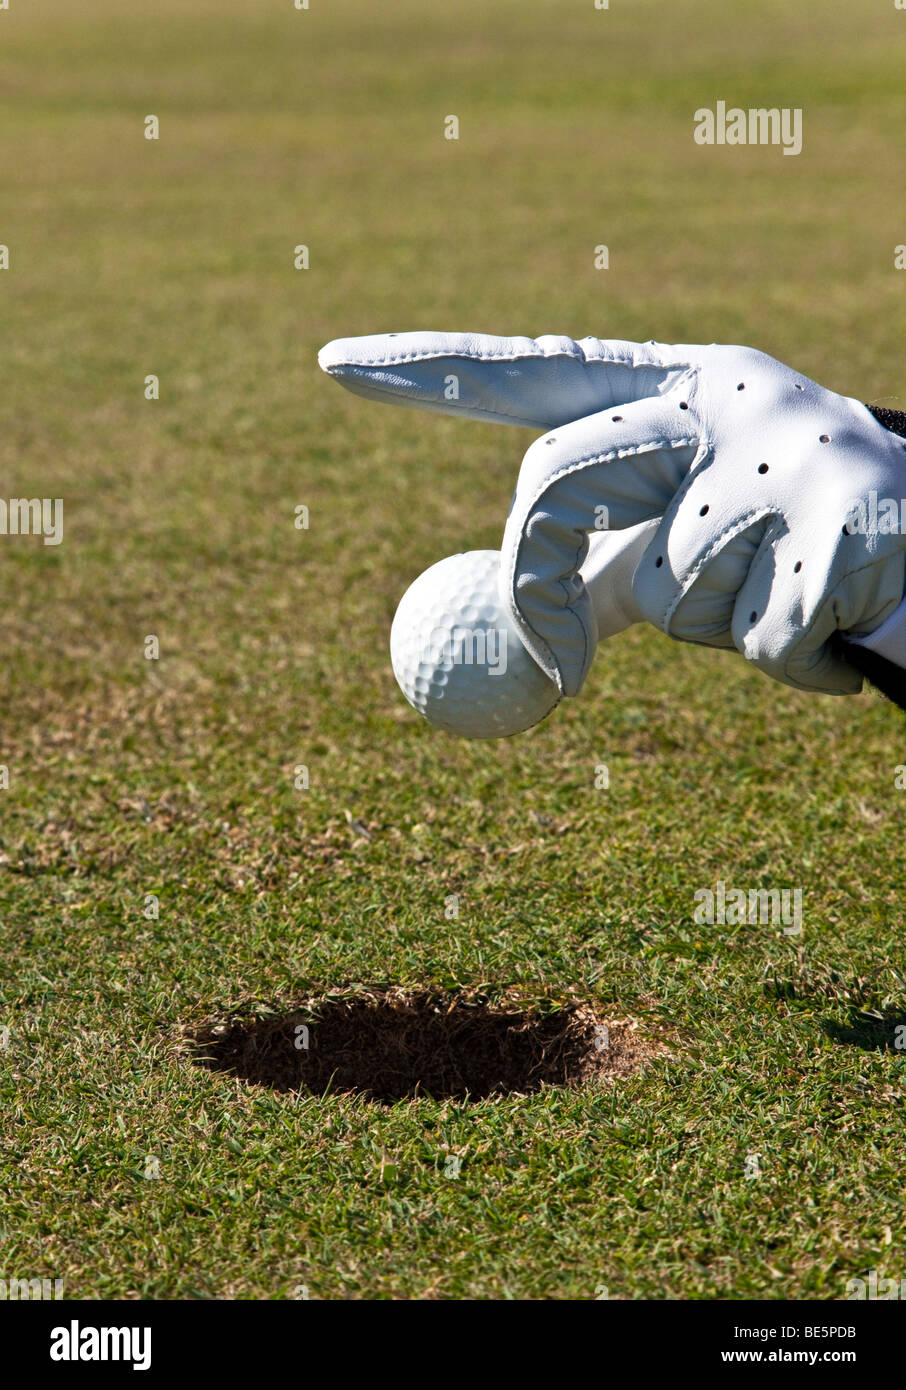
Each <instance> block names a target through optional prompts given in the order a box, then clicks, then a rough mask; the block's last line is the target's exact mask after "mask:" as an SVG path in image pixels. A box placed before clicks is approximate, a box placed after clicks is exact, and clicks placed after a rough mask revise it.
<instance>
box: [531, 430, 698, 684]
mask: <svg viewBox="0 0 906 1390" xmlns="http://www.w3.org/2000/svg"><path fill="white" fill-rule="evenodd" d="M692 444H696V445H698V444H699V438H698V436H697V435H693V436H690V437H688V438H686V437H680V438H678V439H654V440H648V441H646V442H645V443H643V444H638V445H629V446H626V447H625V448H623V449H612V450H610V451H608V452H607V453H604V454H589V455H588V456H587V457H585V458H581V459H573V460H572V461H571V462H570V463H566V464H563V465H562V467H560V468H558V469H557V470H556V471H555V472H553V473H550V474H548V475H547V477H546V478H545V480H544V483H543V485H542V486H541V487H540V488H539V490H538V491H537V492H536V493H535V494H534V495H533V496H532V499H531V502H530V504H529V507H528V510H527V511H525V512H524V515H525V516H526V517H528V516H531V515H532V513H533V512H534V510H535V508H536V507H537V505H538V503H539V502H540V501H541V499H542V498H543V497H544V495H545V493H546V492H547V491H548V490H549V489H550V487H551V486H552V485H553V483H554V482H555V481H556V480H557V479H559V478H562V477H566V476H568V475H569V474H570V473H575V472H578V471H579V470H580V469H582V468H585V467H586V466H588V465H590V464H597V463H612V462H613V460H614V459H618V458H632V457H633V455H636V454H642V453H650V452H651V451H652V450H654V449H663V448H674V449H680V448H685V447H687V446H689V445H692ZM524 544H525V533H524V531H523V529H522V527H520V531H519V544H518V545H517V546H516V549H515V552H514V554H513V558H512V561H511V563H510V567H509V574H508V579H507V587H508V589H509V591H510V593H512V594H513V596H514V597H513V606H514V608H515V609H516V612H517V613H518V615H519V618H520V619H521V621H522V623H523V624H524V626H525V627H526V628H527V629H528V631H529V632H531V633H532V635H533V636H534V637H535V638H536V640H537V642H538V645H539V647H540V648H541V650H542V651H543V652H545V653H546V655H547V658H548V660H549V661H550V664H551V665H552V666H553V668H554V670H555V671H556V672H557V673H558V675H559V677H560V684H561V686H562V688H563V689H564V691H565V688H566V683H565V681H564V680H563V672H562V670H561V668H560V663H559V662H558V661H557V659H556V657H555V655H554V653H553V651H552V650H551V648H550V646H549V644H548V643H547V642H546V641H545V640H544V638H543V637H542V635H541V633H540V632H538V631H537V630H536V629H535V628H534V627H533V626H532V624H531V623H530V622H529V620H528V618H526V616H525V614H524V613H523V611H522V609H521V608H520V606H519V604H518V602H517V601H516V598H515V595H516V571H517V569H518V566H519V558H520V555H521V553H522V547H523V545H524ZM579 549H581V546H580V547H579ZM577 555H578V551H577ZM558 582H559V584H560V587H561V589H563V591H564V592H565V593H566V592H568V590H567V589H566V587H565V585H564V583H563V581H562V579H561V580H560V581H558ZM562 611H563V612H564V613H569V614H570V615H571V616H572V617H573V618H575V620H576V622H577V623H578V624H579V628H580V630H581V633H582V651H583V658H582V666H583V669H584V667H585V664H586V660H587V657H588V633H587V632H586V630H585V624H584V623H583V622H582V620H581V618H580V617H579V615H578V613H576V611H575V609H574V608H573V607H572V605H571V604H570V603H567V604H566V605H565V606H564V608H563V610H562Z"/></svg>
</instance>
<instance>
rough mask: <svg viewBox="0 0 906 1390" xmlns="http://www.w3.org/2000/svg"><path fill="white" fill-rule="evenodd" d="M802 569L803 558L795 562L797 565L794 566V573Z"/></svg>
mask: <svg viewBox="0 0 906 1390" xmlns="http://www.w3.org/2000/svg"><path fill="white" fill-rule="evenodd" d="M801 569H802V561H801V560H797V561H796V563H795V565H794V566H793V573H794V574H798V573H799V571H800V570H801Z"/></svg>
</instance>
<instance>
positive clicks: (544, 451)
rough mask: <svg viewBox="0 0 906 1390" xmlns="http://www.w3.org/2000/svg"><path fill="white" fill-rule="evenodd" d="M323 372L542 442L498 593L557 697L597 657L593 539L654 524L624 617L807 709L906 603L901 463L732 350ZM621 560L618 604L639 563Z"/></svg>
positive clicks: (507, 353) (409, 346)
mask: <svg viewBox="0 0 906 1390" xmlns="http://www.w3.org/2000/svg"><path fill="white" fill-rule="evenodd" d="M320 362H321V366H322V367H323V368H324V369H325V371H327V372H329V373H330V375H332V376H335V377H337V378H338V379H339V380H340V381H342V382H343V384H344V385H346V386H348V387H349V388H350V389H351V390H353V391H356V392H358V393H359V394H361V395H365V396H369V397H373V398H375V399H379V400H394V401H397V402H399V403H401V404H409V405H413V406H416V407H419V408H422V409H428V410H438V411H446V412H449V413H454V414H462V415H466V416H471V417H473V418H478V419H485V420H499V421H503V422H506V423H511V424H519V425H533V426H536V427H539V428H542V429H545V430H546V431H547V433H546V434H545V435H544V436H543V437H542V438H540V439H538V440H537V441H536V442H535V443H534V444H532V446H531V447H530V448H529V450H528V451H527V453H526V455H525V458H524V459H523V463H522V468H521V471H520V474H519V481H518V484H517V488H516V492H515V495H514V498H513V504H512V507H511V510H510V516H509V520H508V521H507V525H506V530H505V533H504V539H503V545H502V561H501V582H502V585H503V597H504V600H505V601H506V603H507V606H508V608H509V611H510V613H511V616H512V618H513V621H514V623H515V624H516V626H517V629H518V630H519V632H520V635H521V637H522V639H523V641H524V643H525V645H526V647H527V648H528V650H529V651H530V652H531V654H532V656H533V657H534V658H535V660H536V661H537V662H538V664H539V665H540V666H541V667H542V668H543V669H544V670H545V671H546V672H547V673H548V675H550V676H551V677H552V678H553V679H554V680H555V681H556V682H557V684H558V686H559V688H560V690H561V691H562V692H563V693H564V694H566V695H574V694H576V693H577V691H578V690H579V689H580V687H581V685H582V682H583V680H584V679H585V676H586V674H587V671H588V669H589V666H590V665H591V661H592V658H593V656H594V650H595V646H596V644H597V641H598V638H599V636H600V635H602V633H601V631H600V629H599V625H598V621H597V618H596V612H595V608H596V605H595V603H594V602H593V596H592V595H591V594H590V593H589V590H588V587H587V585H586V583H585V582H583V578H582V568H583V564H585V562H586V559H587V555H588V547H589V536H590V535H591V534H593V533H595V532H596V531H598V530H600V528H601V525H602V522H603V523H604V524H606V526H607V527H609V528H610V529H613V530H623V529H625V528H636V527H640V526H641V524H642V523H643V522H651V521H652V520H655V521H657V522H658V523H659V525H658V526H657V527H653V526H652V527H650V528H649V529H648V530H647V531H642V530H639V531H637V532H635V534H634V537H633V538H632V544H635V545H636V546H637V547H638V553H639V558H638V563H637V567H636V568H635V572H634V577H633V578H632V584H631V596H630V595H628V594H627V593H626V592H624V591H623V590H622V589H619V590H618V586H616V585H611V590H612V592H613V594H614V595H615V596H618V597H619V605H620V607H621V608H622V609H623V611H624V613H625V614H626V615H627V616H629V617H630V619H632V618H634V617H635V616H637V615H638V614H642V615H643V616H644V617H646V618H647V619H648V620H649V621H650V622H652V623H653V624H654V625H655V626H657V627H659V628H661V629H662V630H663V631H664V632H666V633H668V634H669V635H670V636H672V637H675V638H679V639H681V640H685V641H692V642H700V643H703V644H705V645H708V646H718V647H735V648H736V649H737V650H739V651H740V652H742V653H743V654H744V655H745V656H746V657H747V658H748V659H750V660H751V661H753V662H754V663H755V664H756V665H757V666H758V667H759V668H760V669H761V670H763V671H765V672H766V673H767V674H768V675H770V676H772V677H774V678H775V679H776V680H780V681H783V682H785V683H786V684H788V685H793V686H797V687H799V688H801V689H804V690H819V691H825V692H828V693H833V694H849V693H854V692H856V691H858V690H859V689H860V688H861V684H862V678H861V675H860V674H859V672H858V671H857V670H856V669H855V668H854V667H853V666H852V665H851V664H850V663H849V662H848V661H847V660H846V659H845V658H844V657H843V656H841V655H840V653H839V651H838V649H837V646H836V644H835V643H834V642H832V640H831V639H832V638H833V637H834V635H835V634H837V633H838V631H843V632H845V633H847V634H849V635H854V636H859V635H864V634H870V633H873V632H874V631H875V630H876V629H878V628H880V625H881V624H882V623H884V621H885V620H886V619H887V618H889V617H890V615H891V614H893V613H894V611H895V610H896V609H897V608H898V606H899V604H900V602H901V600H902V598H903V588H904V574H906V536H904V535H903V534H902V532H901V529H900V528H899V527H898V528H897V529H896V530H895V531H893V530H890V531H885V530H884V529H883V528H882V527H881V526H880V525H879V523H878V501H879V499H888V498H890V499H899V498H901V497H903V496H906V443H904V441H903V439H901V438H898V437H897V436H896V435H894V434H892V433H891V432H890V431H888V430H886V429H885V428H884V427H883V425H881V424H880V423H879V422H878V421H877V420H876V419H875V418H874V417H873V415H872V414H871V413H870V412H869V411H868V410H867V409H866V407H865V406H863V405H861V404H860V403H859V402H858V401H856V400H852V399H850V398H848V397H843V396H838V395H836V394H834V393H833V392H831V391H827V390H825V389H824V388H823V387H821V386H819V385H818V384H817V383H815V382H813V381H810V380H809V379H808V378H807V377H804V376H802V375H801V374H799V373H797V372H794V371H792V369H791V368H789V367H785V366H783V364H782V363H780V362H777V361H775V360H774V359H773V358H770V357H767V356H766V355H765V354H764V353H760V352H757V351H755V350H753V349H750V348H741V347H723V346H719V345H711V346H705V347H695V346H688V345H678V346H672V347H671V346H666V345H664V344H659V343H655V342H651V343H645V344H638V343H629V342H623V341H620V340H610V341H601V340H599V339H597V338H585V339H583V340H582V341H581V342H579V343H576V342H573V341H572V340H571V339H569V338H557V337H544V338H539V339H537V340H532V339H529V338H495V337H490V336H485V335H470V334H434V333H404V334H388V335H377V336H374V337H368V338H351V339H341V340H338V341H337V342H334V343H331V344H328V346H327V347H326V348H324V349H322V352H321V354H320ZM873 495H874V499H875V505H874V511H872V500H871V499H872V496H873ZM652 535H653V539H651V536H652ZM598 546H601V549H600V551H598ZM595 554H600V556H602V557H604V556H606V555H607V554H608V551H607V549H606V546H605V543H603V542H601V541H599V540H598V539H597V538H596V539H595V542H594V545H593V556H594V555H595ZM613 554H614V557H615V564H614V566H613V571H612V572H613V574H614V575H620V576H623V577H624V582H625V569H626V556H627V555H628V554H631V555H632V556H633V559H635V553H634V552H633V551H632V548H631V544H630V543H629V541H628V540H627V544H626V545H625V546H624V547H623V548H622V549H619V550H614V551H613ZM621 562H622V563H621ZM607 570H608V566H607V564H606V563H602V564H600V565H599V567H598V573H599V578H600V576H601V575H603V574H606V573H607ZM600 587H601V586H599V589H600ZM603 587H605V588H606V585H604V586H603ZM598 606H599V607H600V604H599V605H598ZM615 630H619V629H615Z"/></svg>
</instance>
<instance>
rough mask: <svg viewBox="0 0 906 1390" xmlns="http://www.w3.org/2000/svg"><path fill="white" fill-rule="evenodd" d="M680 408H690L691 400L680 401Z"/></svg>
mask: <svg viewBox="0 0 906 1390" xmlns="http://www.w3.org/2000/svg"><path fill="white" fill-rule="evenodd" d="M679 408H680V410H688V409H689V402H688V401H680V403H679Z"/></svg>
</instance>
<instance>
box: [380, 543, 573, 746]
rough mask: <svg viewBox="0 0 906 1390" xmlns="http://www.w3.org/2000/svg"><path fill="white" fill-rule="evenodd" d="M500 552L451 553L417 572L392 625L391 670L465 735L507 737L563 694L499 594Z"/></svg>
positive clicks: (430, 712) (431, 714)
mask: <svg viewBox="0 0 906 1390" xmlns="http://www.w3.org/2000/svg"><path fill="white" fill-rule="evenodd" d="M499 572H500V551H499V550H468V551H465V552H464V553H463V554H460V555H450V556H449V557H448V558H447V559H446V560H440V561H439V562H438V564H436V565H432V566H431V568H430V569H427V570H425V572H424V574H420V575H419V577H418V579H416V581H415V583H414V584H411V585H410V586H409V588H408V589H407V590H406V592H405V594H404V595H403V597H402V600H401V602H400V605H399V607H398V608H397V610H396V616H395V618H394V619H393V626H392V628H391V630H390V659H391V661H392V663H393V674H394V675H395V676H396V679H397V681H398V683H399V686H400V689H401V690H402V692H403V694H404V695H405V697H406V699H407V700H408V701H409V703H410V704H411V705H412V706H414V708H415V709H417V710H418V712H419V714H423V715H424V716H425V718H426V719H427V720H429V721H430V723H432V724H434V725H435V726H436V727H437V728H439V729H445V730H446V731H447V732H448V733H451V734H459V735H461V736H462V737H463V738H506V737H507V736H508V735H509V734H519V733H522V732H523V730H525V729H530V728H531V727H532V725H533V724H537V723H539V721H540V720H542V719H543V718H544V717H545V715H547V714H550V712H551V710H552V709H553V708H554V706H555V705H556V704H557V702H558V700H559V699H560V692H559V691H558V689H557V687H556V685H555V684H554V682H553V681H552V680H551V679H550V677H549V676H546V675H545V673H544V672H543V671H542V670H541V667H540V666H538V665H537V664H536V663H535V661H534V660H533V659H532V657H531V656H530V655H529V653H528V652H527V651H526V649H525V647H524V646H523V644H522V640H521V638H520V636H519V633H518V632H517V631H516V628H515V627H514V626H513V623H512V622H511V620H510V617H509V614H508V613H507V612H506V609H505V608H504V606H503V604H502V603H501V601H500V597H499V594H498V576H499Z"/></svg>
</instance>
